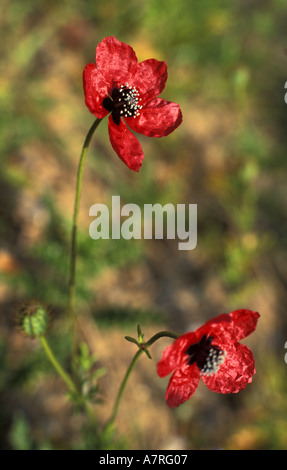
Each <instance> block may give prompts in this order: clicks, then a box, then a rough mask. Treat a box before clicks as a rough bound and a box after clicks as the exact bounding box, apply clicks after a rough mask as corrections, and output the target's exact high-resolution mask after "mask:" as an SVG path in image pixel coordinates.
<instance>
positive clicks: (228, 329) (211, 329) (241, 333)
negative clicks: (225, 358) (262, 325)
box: [196, 309, 260, 347]
mask: <svg viewBox="0 0 287 470" xmlns="http://www.w3.org/2000/svg"><path fill="white" fill-rule="evenodd" d="M259 317H260V315H259V313H257V312H253V311H251V310H244V309H241V310H236V311H234V312H231V313H229V314H227V313H222V314H221V315H218V316H217V317H213V318H211V319H210V320H208V321H207V322H206V323H205V324H204V325H203V326H201V327H200V328H198V330H196V334H197V335H198V336H199V337H201V336H203V335H204V334H207V335H208V336H213V338H214V342H216V343H217V344H218V346H223V347H224V345H225V344H230V343H231V342H237V341H239V340H241V339H242V338H246V336H248V335H250V334H251V333H252V332H253V331H254V330H255V328H256V324H257V320H258V318H259Z"/></svg>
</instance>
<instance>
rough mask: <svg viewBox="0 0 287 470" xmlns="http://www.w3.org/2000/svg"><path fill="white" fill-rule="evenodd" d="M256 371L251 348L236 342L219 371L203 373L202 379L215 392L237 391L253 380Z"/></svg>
mask: <svg viewBox="0 0 287 470" xmlns="http://www.w3.org/2000/svg"><path fill="white" fill-rule="evenodd" d="M255 372H256V370H255V363H254V357H253V354H252V352H251V351H250V349H249V348H248V347H247V346H245V345H243V344H240V343H235V344H234V345H233V347H232V348H230V350H229V351H228V353H227V357H226V359H225V361H224V363H223V364H222V365H221V366H220V368H219V370H218V372H217V373H216V374H213V375H211V376H206V375H203V376H202V380H203V382H204V383H205V385H206V386H207V387H208V388H209V389H210V390H212V391H213V392H217V393H237V392H239V391H240V390H243V389H244V388H245V387H246V385H247V384H248V383H250V382H252V376H253V374H255Z"/></svg>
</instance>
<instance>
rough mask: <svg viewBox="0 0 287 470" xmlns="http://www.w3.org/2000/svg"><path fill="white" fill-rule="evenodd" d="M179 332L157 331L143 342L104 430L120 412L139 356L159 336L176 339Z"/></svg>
mask: <svg viewBox="0 0 287 470" xmlns="http://www.w3.org/2000/svg"><path fill="white" fill-rule="evenodd" d="M178 336H179V335H178V334H176V333H173V332H171V331H160V332H159V333H156V334H155V335H154V336H152V337H151V338H150V339H149V340H148V341H147V342H145V343H143V344H142V345H141V348H140V349H139V350H138V351H137V352H136V354H135V355H134V357H133V359H132V361H131V363H130V366H129V368H128V370H127V372H126V374H125V376H124V378H123V381H122V383H121V385H120V388H119V391H118V394H117V397H116V400H115V403H114V408H113V411H112V414H111V417H110V419H109V420H108V421H107V423H106V425H105V428H104V430H106V429H108V428H109V427H110V426H111V425H112V424H113V422H114V420H115V418H116V416H117V413H118V409H119V405H120V401H121V398H122V395H123V393H124V390H125V387H126V384H127V382H128V379H129V377H130V375H131V372H132V370H133V369H134V367H135V365H136V363H137V360H138V359H139V357H140V356H141V354H142V353H143V352H144V350H145V349H147V348H148V347H150V346H151V345H152V344H153V343H155V342H156V341H157V340H158V339H159V338H166V337H167V338H173V339H176V338H178Z"/></svg>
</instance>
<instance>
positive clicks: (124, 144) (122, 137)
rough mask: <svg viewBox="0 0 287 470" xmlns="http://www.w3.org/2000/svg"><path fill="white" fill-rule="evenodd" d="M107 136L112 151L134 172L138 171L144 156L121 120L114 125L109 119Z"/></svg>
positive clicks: (136, 141) (134, 138) (135, 139)
mask: <svg viewBox="0 0 287 470" xmlns="http://www.w3.org/2000/svg"><path fill="white" fill-rule="evenodd" d="M109 136H110V141H111V144H112V147H113V149H114V151H115V152H116V153H117V154H118V156H119V157H120V159H121V160H122V161H123V162H124V163H125V164H126V165H127V166H128V167H129V168H130V169H131V170H134V171H139V169H140V167H141V165H142V161H143V158H144V154H143V151H142V148H141V145H140V143H139V141H138V140H137V138H136V137H135V136H134V135H133V133H132V132H131V131H130V130H129V129H128V128H127V126H126V125H125V123H124V122H123V120H122V119H120V124H119V125H117V124H115V123H114V121H113V118H112V116H110V117H109Z"/></svg>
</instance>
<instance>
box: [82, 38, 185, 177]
mask: <svg viewBox="0 0 287 470" xmlns="http://www.w3.org/2000/svg"><path fill="white" fill-rule="evenodd" d="M96 64H97V65H95V64H88V65H87V66H86V67H85V70H84V74H83V82H84V92H85V99H86V104H87V106H88V108H89V110H90V111H91V113H93V114H94V115H95V116H96V117H97V118H100V119H101V118H103V117H105V116H106V115H107V114H108V113H111V114H110V117H109V136H110V141H111V144H112V147H113V149H114V150H115V151H116V153H117V154H118V156H119V157H120V159H121V160H122V161H123V162H125V163H126V165H127V166H128V167H129V168H131V169H132V170H134V171H139V169H140V167H141V164H142V161H143V158H144V155H143V151H142V148H141V146H140V143H139V142H138V140H137V139H136V137H135V136H134V134H133V133H132V132H131V131H130V129H129V128H128V127H127V126H129V127H130V128H131V129H132V130H133V131H135V132H139V133H140V134H144V135H146V136H149V137H163V136H167V135H168V134H170V133H171V132H172V131H174V130H175V129H176V128H177V127H178V126H179V125H180V123H181V122H182V114H181V111H180V108H179V106H178V105H177V104H175V103H172V102H170V101H166V100H163V99H160V98H157V96H158V95H159V94H160V93H161V92H162V91H163V89H164V87H165V83H166V79H167V67H166V63H165V62H160V61H158V60H156V59H148V60H144V61H143V62H140V63H139V62H138V60H137V57H136V54H135V52H134V50H133V49H132V47H131V46H129V45H128V44H125V43H123V42H120V41H118V40H117V39H116V38H115V37H114V36H111V37H107V38H105V39H104V40H103V41H102V42H101V43H100V44H99V45H98V46H97V49H96Z"/></svg>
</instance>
